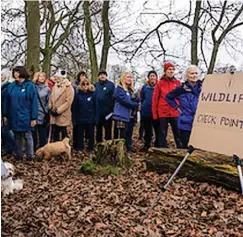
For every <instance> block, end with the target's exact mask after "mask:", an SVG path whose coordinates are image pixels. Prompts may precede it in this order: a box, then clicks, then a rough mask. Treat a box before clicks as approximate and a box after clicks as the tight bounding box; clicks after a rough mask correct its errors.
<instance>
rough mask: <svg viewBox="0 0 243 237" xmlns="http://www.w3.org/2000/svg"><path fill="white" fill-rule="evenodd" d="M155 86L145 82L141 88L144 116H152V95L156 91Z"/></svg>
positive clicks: (142, 114)
mask: <svg viewBox="0 0 243 237" xmlns="http://www.w3.org/2000/svg"><path fill="white" fill-rule="evenodd" d="M154 88H155V85H154V86H151V85H149V84H145V85H144V86H143V87H142V90H141V93H140V95H141V102H142V110H141V116H142V117H151V118H152V97H153V92H154Z"/></svg>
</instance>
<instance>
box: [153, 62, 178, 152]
mask: <svg viewBox="0 0 243 237" xmlns="http://www.w3.org/2000/svg"><path fill="white" fill-rule="evenodd" d="M174 73H175V66H174V64H172V63H169V62H168V63H165V64H164V76H162V78H161V79H160V80H159V81H158V82H157V84H156V87H155V89H154V93H153V98H152V115H153V119H154V120H158V119H159V121H160V130H161V131H160V132H161V147H165V148H166V147H168V145H167V141H166V137H167V130H168V124H170V125H171V128H172V132H173V135H174V139H175V143H176V147H177V148H181V141H180V135H179V129H178V125H177V118H178V116H179V111H178V110H176V109H174V108H172V107H171V106H170V105H169V104H168V103H167V102H166V100H165V96H166V95H167V94H168V93H169V92H171V91H172V90H174V89H175V88H177V87H178V86H180V85H181V83H180V81H178V80H177V79H176V78H175V77H174Z"/></svg>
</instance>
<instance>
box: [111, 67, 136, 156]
mask: <svg viewBox="0 0 243 237" xmlns="http://www.w3.org/2000/svg"><path fill="white" fill-rule="evenodd" d="M132 92H134V89H133V76H132V74H131V73H129V72H125V73H123V74H122V76H121V78H120V80H119V82H118V86H117V88H116V90H115V94H114V97H115V106H114V112H113V119H114V120H115V128H114V138H124V139H125V140H126V146H127V149H128V151H129V149H130V147H131V144H130V139H129V138H128V137H130V136H129V134H130V133H131V131H130V130H131V124H129V123H130V122H131V120H132V119H133V118H132V116H133V113H132V112H133V110H136V109H139V107H140V103H139V102H138V101H137V100H134V99H133V98H132Z"/></svg>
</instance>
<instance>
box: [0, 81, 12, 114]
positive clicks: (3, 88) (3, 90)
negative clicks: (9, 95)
mask: <svg viewBox="0 0 243 237" xmlns="http://www.w3.org/2000/svg"><path fill="white" fill-rule="evenodd" d="M9 85H10V82H9V81H7V80H6V81H4V82H3V83H2V84H1V113H2V117H3V106H4V100H5V99H6V92H7V88H8V86H9Z"/></svg>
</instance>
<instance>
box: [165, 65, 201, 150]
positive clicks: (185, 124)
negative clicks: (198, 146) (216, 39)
mask: <svg viewBox="0 0 243 237" xmlns="http://www.w3.org/2000/svg"><path fill="white" fill-rule="evenodd" d="M198 77H199V69H198V67H197V66H195V65H191V66H189V67H188V68H187V69H186V71H185V83H183V84H182V85H181V86H179V87H177V88H176V89H174V90H173V91H171V92H170V93H168V94H167V95H166V97H165V100H166V101H167V103H168V104H169V105H170V106H171V107H173V108H174V109H176V110H177V111H179V113H180V115H179V118H178V128H179V130H180V136H181V142H182V146H183V148H187V147H188V142H189V139H190V135H191V130H192V124H193V120H194V116H195V113H196V110H197V104H198V98H199V95H200V92H201V87H202V82H201V81H200V80H199V78H198ZM176 101H179V105H178V104H177V103H176Z"/></svg>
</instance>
